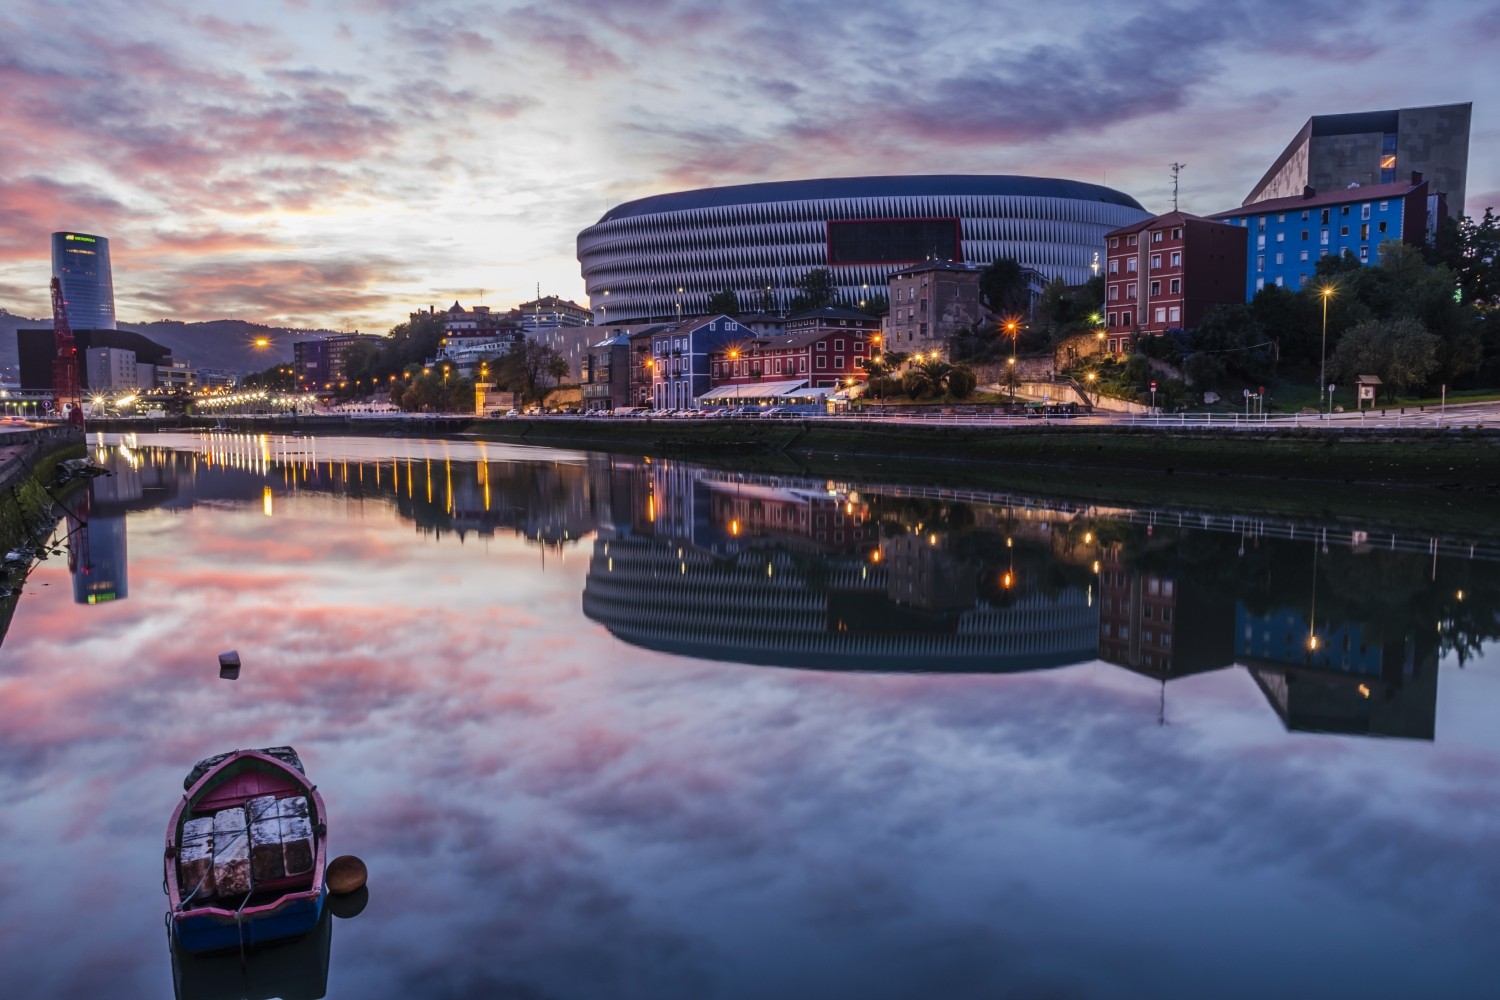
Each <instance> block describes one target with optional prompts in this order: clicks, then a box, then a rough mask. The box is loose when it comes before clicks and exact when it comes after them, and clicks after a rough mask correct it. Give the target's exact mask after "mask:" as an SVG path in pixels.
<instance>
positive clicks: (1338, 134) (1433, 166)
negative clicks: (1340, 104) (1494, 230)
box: [1242, 104, 1474, 218]
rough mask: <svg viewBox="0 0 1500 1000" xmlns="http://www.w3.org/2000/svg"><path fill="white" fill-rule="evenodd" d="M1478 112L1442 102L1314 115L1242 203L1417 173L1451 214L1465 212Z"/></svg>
mask: <svg viewBox="0 0 1500 1000" xmlns="http://www.w3.org/2000/svg"><path fill="white" fill-rule="evenodd" d="M1473 110H1474V105H1473V104H1440V105H1434V106H1432V107H1426V108H1400V109H1399V110H1395V111H1362V112H1357V113H1355V114H1345V115H1313V116H1312V117H1311V118H1309V119H1308V120H1307V124H1305V125H1303V126H1302V128H1301V130H1299V131H1298V132H1297V134H1296V135H1295V136H1294V137H1293V138H1292V141H1291V142H1290V143H1288V144H1287V147H1286V149H1284V150H1282V151H1281V155H1280V156H1278V157H1277V158H1276V162H1275V163H1273V164H1271V169H1269V170H1267V171H1266V174H1265V176H1264V177H1262V178H1261V179H1260V183H1258V184H1256V185H1255V187H1254V189H1253V190H1251V192H1250V193H1249V194H1248V195H1246V196H1245V200H1244V202H1242V204H1245V205H1253V204H1255V203H1256V202H1261V201H1268V200H1270V199H1272V198H1296V197H1300V196H1301V195H1302V194H1303V189H1304V188H1308V187H1311V188H1313V189H1314V190H1316V191H1319V192H1322V193H1325V194H1326V193H1329V192H1332V191H1337V190H1339V189H1341V188H1348V187H1352V186H1354V185H1359V186H1360V187H1369V186H1371V185H1374V184H1391V183H1394V182H1395V181H1397V180H1404V179H1406V178H1408V177H1410V176H1411V175H1412V172H1413V171H1416V172H1418V173H1420V174H1421V175H1422V176H1423V177H1425V178H1426V179H1427V180H1428V181H1429V182H1430V183H1431V185H1432V190H1433V193H1435V194H1436V193H1441V194H1443V195H1444V196H1446V198H1447V201H1448V212H1449V214H1450V215H1453V216H1454V217H1455V218H1456V217H1458V216H1461V215H1463V212H1464V182H1465V180H1466V179H1467V176H1468V172H1469V119H1470V118H1471V117H1472V114H1473Z"/></svg>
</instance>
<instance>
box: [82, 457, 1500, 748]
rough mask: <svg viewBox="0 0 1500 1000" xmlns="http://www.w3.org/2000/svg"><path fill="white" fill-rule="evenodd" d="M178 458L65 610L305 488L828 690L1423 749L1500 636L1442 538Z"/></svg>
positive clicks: (95, 510) (652, 638) (640, 471)
mask: <svg viewBox="0 0 1500 1000" xmlns="http://www.w3.org/2000/svg"><path fill="white" fill-rule="evenodd" d="M170 444H171V446H170V447H168V446H146V447H142V446H140V445H139V444H137V445H135V446H132V445H131V444H130V443H129V442H121V443H119V444H117V445H110V446H107V445H104V444H103V443H102V442H101V444H100V445H99V446H98V447H97V448H96V450H95V455H94V457H95V459H96V461H98V462H100V463H102V464H104V465H105V466H106V467H108V468H109V469H110V470H111V471H112V473H113V475H112V476H111V477H108V478H103V479H99V480H95V481H94V483H93V484H92V491H91V493H89V494H85V495H83V496H81V497H80V498H79V499H78V501H77V502H76V503H75V505H74V508H73V510H72V515H71V516H70V518H69V525H70V528H69V531H68V537H67V542H68V551H69V567H70V569H71V570H72V574H73V581H74V595H75V600H76V601H78V602H79V603H88V604H95V603H99V602H104V601H109V600H120V599H123V598H125V597H126V596H128V594H129V585H128V578H129V574H128V564H127V552H126V532H125V515H126V514H127V513H128V512H131V511H142V510H147V509H151V508H153V507H162V508H166V509H182V508H189V507H192V506H195V505H200V504H217V503H221V502H225V501H237V502H244V503H249V502H251V501H253V500H254V499H255V498H257V497H258V498H259V504H260V507H261V509H262V512H263V513H264V515H265V516H267V517H274V516H275V511H276V506H275V496H277V495H282V496H292V497H295V496H297V495H299V494H306V495H308V496H319V495H337V496H340V497H343V498H345V499H346V500H349V501H353V502H356V503H363V502H373V503H387V504H391V505H393V506H394V508H395V510H396V511H397V512H398V513H399V515H400V516H401V517H402V518H403V519H406V520H408V521H410V522H411V523H413V524H414V525H415V526H416V527H417V529H418V530H419V531H420V532H421V533H422V534H424V535H428V536H430V537H432V538H433V539H434V540H441V539H442V538H443V537H444V536H445V535H455V534H456V535H457V536H458V537H459V539H460V540H462V539H465V538H468V537H471V536H472V537H477V538H486V537H493V536H494V535H495V533H496V532H497V531H503V532H508V533H511V534H513V535H515V536H518V537H520V538H524V539H525V540H527V541H528V542H530V543H532V544H534V545H535V547H536V549H537V550H538V552H539V553H540V554H541V555H542V556H543V560H544V561H545V554H546V553H547V552H549V551H552V552H560V553H565V552H566V551H567V550H568V549H571V548H574V547H577V546H579V545H580V544H582V543H584V542H585V541H589V542H591V547H592V553H591V557H590V560H589V564H588V573H587V578H586V581H585V584H584V587H583V593H582V607H583V611H584V613H585V614H586V615H587V616H588V617H589V618H591V619H593V620H594V621H596V622H598V623H600V624H602V625H603V626H604V627H606V628H607V629H608V630H609V631H610V632H611V633H612V634H613V635H614V636H616V637H617V638H618V639H621V640H623V641H624V642H626V643H629V644H631V645H633V646H637V647H641V648H646V649H651V650H656V651H661V652H667V653H674V654H679V655H683V656H691V657H697V658H703V659H711V660H719V661H727V662H735V663H745V664H757V665H771V666H782V667H799V668H805V669H814V670H831V671H877V672H879V671H899V672H964V673H976V672H978V673H1008V672H1017V671H1031V670H1040V669H1048V668H1055V667H1060V666H1066V665H1070V664H1079V663H1085V662H1089V661H1093V660H1098V661H1102V662H1104V663H1108V664H1112V665H1114V666H1117V667H1120V668H1123V669H1125V670H1128V671H1131V672H1133V673H1137V674H1140V675H1142V676H1146V677H1149V678H1152V679H1155V680H1157V681H1159V682H1160V683H1161V685H1162V698H1161V705H1160V714H1161V716H1162V721H1165V712H1166V685H1167V684H1168V682H1170V681H1172V680H1175V679H1178V678H1183V677H1189V676H1193V675H1197V674H1201V673H1205V672H1209V671H1215V670H1221V669H1229V668H1234V667H1238V668H1241V669H1243V670H1245V671H1246V672H1247V673H1248V674H1249V676H1250V677H1251V678H1253V680H1254V682H1255V684H1256V686H1257V687H1258V688H1259V689H1260V691H1261V692H1263V694H1264V696H1265V698H1266V701H1267V703H1268V704H1269V705H1270V707H1271V708H1272V709H1273V710H1274V711H1275V712H1276V714H1277V715H1278V716H1279V717H1280V718H1281V720H1282V721H1283V722H1284V723H1285V725H1286V727H1287V728H1288V729H1290V730H1296V731H1310V732H1327V733H1343V734H1351V735H1352V734H1366V735H1379V736H1392V737H1404V738H1411V739H1423V740H1431V739H1433V738H1434V736H1435V727H1436V705H1437V662H1438V660H1439V659H1440V658H1441V657H1442V656H1443V655H1445V654H1447V653H1452V654H1454V655H1455V656H1456V657H1457V659H1458V661H1459V662H1460V663H1462V662H1463V661H1464V660H1465V659H1466V658H1467V657H1470V656H1472V655H1474V654H1475V653H1476V652H1478V651H1479V649H1480V648H1481V645H1482V643H1484V642H1487V641H1491V640H1493V639H1494V638H1496V636H1497V635H1500V625H1497V615H1496V609H1497V608H1500V574H1496V573H1494V572H1493V569H1494V565H1495V562H1496V560H1497V555H1500V552H1497V551H1496V550H1495V549H1494V548H1493V547H1489V546H1482V545H1474V544H1470V543H1467V542H1460V541H1456V540H1447V539H1422V538H1419V537H1416V536H1411V537H1404V536H1402V535H1401V534H1400V533H1399V532H1396V533H1387V534H1386V535H1382V536H1377V538H1376V539H1372V538H1371V536H1370V534H1369V533H1368V532H1366V531H1361V530H1356V529H1350V528H1340V529H1338V530H1335V531H1333V532H1332V533H1330V529H1329V528H1327V527H1320V526H1316V525H1311V526H1303V525H1297V524H1293V523H1270V522H1263V521H1253V520H1248V519H1239V518H1233V517H1229V518H1223V517H1218V518H1211V517H1207V516H1202V515H1198V516H1188V515H1184V514H1181V513H1171V512H1162V511H1138V510H1119V509H1108V508H1100V507H1093V506H1079V505H1075V504H1066V503H1047V502H1044V501H1040V500H1037V499H1034V498H1021V497H1012V496H1004V495H984V494H975V493H970V492H960V491H944V490H941V489H932V488H924V489H914V488H909V487H901V486H895V485H878V484H863V485H860V484H851V483H843V482H834V481H827V480H815V479H811V478H806V477H797V476H773V475H751V474H731V473H723V472H717V471H710V470H706V469H703V468H701V467H697V466H694V465H691V464H688V463H682V462H675V461H662V460H657V461H653V460H651V459H649V458H641V459H631V458H620V457H608V456H599V455H594V456H577V455H570V456H567V457H566V458H561V457H559V458H558V459H557V460H553V461H532V460H518V459H517V458H516V457H513V456H509V455H507V456H506V457H504V458H502V459H500V460H490V459H489V458H487V456H486V454H485V448H484V446H477V447H476V446H469V447H468V448H467V449H463V448H461V447H460V446H456V445H449V444H439V445H438V446H437V451H438V453H437V454H434V453H433V452H434V449H433V448H431V447H429V446H427V445H425V444H420V445H415V446H414V445H413V443H412V442H404V441H393V442H377V443H376V444H375V447H374V448H373V451H374V452H375V453H376V454H379V453H380V451H381V450H383V449H386V448H389V449H390V450H393V451H395V452H396V454H395V455H393V456H392V457H389V458H372V459H368V460H365V459H362V458H361V457H359V456H358V455H357V454H356V455H355V457H353V458H351V456H350V455H349V454H348V453H347V449H345V451H344V452H340V451H338V449H337V447H336V445H325V446H324V447H325V448H330V449H331V450H330V452H329V453H326V454H323V455H320V454H319V452H318V448H319V443H318V442H317V441H316V440H312V439H305V440H304V439H300V438H279V439H273V438H268V437H266V436H260V437H251V436H244V435H222V434H221V435H210V436H205V437H202V438H197V439H183V440H175V441H172V442H170ZM368 445H369V443H368V442H367V443H366V446H367V447H368ZM453 451H461V454H460V455H459V456H458V457H455V456H454V455H453V454H452V452H453ZM1424 549H1425V551H1422V550H1424ZM1419 552H1421V554H1419ZM1434 625H1435V627H1434Z"/></svg>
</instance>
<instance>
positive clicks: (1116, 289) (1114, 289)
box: [1109, 285, 1120, 302]
mask: <svg viewBox="0 0 1500 1000" xmlns="http://www.w3.org/2000/svg"><path fill="white" fill-rule="evenodd" d="M1119 290H1120V286H1119V285H1110V286H1109V301H1111V302H1116V301H1118V300H1119V298H1120V296H1119V295H1117V294H1116V293H1117V292H1119Z"/></svg>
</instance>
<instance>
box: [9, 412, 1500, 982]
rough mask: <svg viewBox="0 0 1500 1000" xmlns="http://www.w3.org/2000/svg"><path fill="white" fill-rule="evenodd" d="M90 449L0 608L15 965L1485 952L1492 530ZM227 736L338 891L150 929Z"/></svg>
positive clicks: (1497, 559)
mask: <svg viewBox="0 0 1500 1000" xmlns="http://www.w3.org/2000/svg"><path fill="white" fill-rule="evenodd" d="M93 454H94V456H95V457H96V458H97V459H98V460H99V461H101V462H103V463H104V464H106V465H107V466H108V467H109V468H110V469H111V470H113V472H114V476H113V477H111V478H107V479H96V480H94V481H93V483H92V484H91V490H92V492H91V493H89V494H88V495H87V496H77V497H76V498H75V499H74V500H72V501H71V503H72V508H71V513H70V516H69V517H68V518H67V519H65V521H64V522H63V523H61V524H60V525H59V527H58V532H57V536H56V537H57V541H58V542H59V543H61V542H63V541H66V548H67V554H68V557H67V560H66V562H64V561H63V560H60V559H52V560H48V561H46V562H43V563H41V564H39V565H38V567H37V569H36V570H35V571H34V572H33V573H32V576H31V577H30V578H29V579H28V581H27V583H26V586H25V589H24V591H23V593H22V594H21V597H20V600H19V603H18V604H17V605H16V606H15V613H14V615H13V617H12V618H11V621H10V626H9V632H8V634H7V635H5V636H4V637H3V640H4V644H3V646H0V794H3V795H4V796H5V800H6V802H7V809H6V810H5V811H4V813H3V814H0V826H3V829H4V832H5V835H6V842H7V851H8V854H7V864H6V865H5V866H0V926H5V927H7V928H9V930H8V931H7V934H6V935H3V936H0V962H3V963H5V965H6V967H7V969H9V970H10V973H9V975H10V978H11V982H8V984H7V985H8V987H13V988H14V992H16V995H24V996H91V995H102V994H103V993H105V992H109V991H113V992H114V993H115V994H118V995H141V996H160V995H168V991H169V990H170V989H172V985H173V984H172V982H171V981H170V978H169V977H172V976H173V975H174V972H175V976H176V987H177V989H178V992H179V995H182V996H193V995H200V996H213V995H220V994H223V995H228V993H225V991H228V992H229V993H233V992H234V991H236V990H238V991H240V993H249V992H254V991H257V990H258V991H260V992H262V993H270V992H278V993H280V994H282V995H287V994H292V995H299V994H298V993H297V991H302V992H304V993H305V994H306V995H308V996H316V995H318V994H319V992H320V991H325V990H326V991H327V992H329V993H330V994H331V995H337V996H344V995H349V996H365V997H371V998H375V1000H383V998H386V997H397V996H415V995H432V996H492V995H498V996H506V995H515V996H619V997H652V998H657V997H670V998H674V1000H675V998H687V997H701V996H719V997H726V998H732V1000H740V998H751V997H761V996H772V995H774V996H796V997H800V996H833V995H860V996H870V997H879V998H896V997H906V996H924V995H931V996H954V997H960V996H1004V995H1018V996H1041V995H1055V996H1079V997H1094V996H1119V995H1122V994H1126V995H1130V994H1140V995H1152V996H1162V997H1198V996H1203V995H1205V994H1213V995H1222V996H1234V997H1241V996H1243V997H1250V996H1264V995H1273V994H1275V993H1276V992H1277V991H1278V990H1283V989H1284V986H1285V982H1286V980H1287V977H1288V970H1295V975H1296V976H1297V977H1298V982H1299V985H1303V984H1305V988H1304V990H1303V992H1306V993H1307V994H1309V995H1330V996H1332V995H1343V994H1345V993H1352V992H1358V993H1359V994H1360V995H1361V996H1379V997H1405V996H1414V995H1433V996H1445V997H1446V996H1484V995H1487V993H1486V991H1487V990H1488V989H1489V987H1490V985H1491V983H1492V958H1491V952H1492V950H1493V940H1494V936H1495V934H1496V933H1497V932H1500V924H1497V922H1496V918H1495V916H1494V908H1493V905H1492V904H1493V898H1494V895H1495V893H1496V892H1500V865H1497V864H1496V863H1495V861H1494V858H1493V854H1494V852H1493V843H1494V837H1495V836H1497V835H1500V826H1497V820H1496V816H1497V815H1500V810H1496V809H1494V808H1493V806H1494V804H1495V803H1496V802H1500V782H1497V778H1496V775H1497V774H1500V744H1497V741H1496V737H1495V728H1494V725H1493V718H1494V715H1495V713H1496V712H1497V711H1500V686H1497V685H1496V684H1495V683H1494V680H1495V672H1494V665H1495V663H1496V662H1500V661H1497V659H1496V657H1495V654H1494V652H1493V649H1492V648H1490V647H1491V644H1492V643H1493V642H1494V641H1495V640H1496V639H1497V638H1500V619H1497V614H1496V612H1497V609H1500V573H1497V572H1496V568H1497V563H1500V548H1497V547H1496V546H1494V545H1493V544H1490V543H1486V542H1484V541H1482V540H1478V539H1474V540H1470V539H1456V538H1444V537H1432V536H1430V535H1429V534H1427V533H1424V532H1421V531H1420V530H1416V529H1402V528H1396V529H1394V530H1392V529H1388V528H1385V527H1378V528H1377V527H1376V526H1366V527H1360V526H1350V525H1334V524H1318V523H1302V522H1297V523H1292V522H1285V521H1275V520H1258V519H1253V518H1245V517H1240V516H1236V515H1234V514H1232V513H1227V512H1225V513H1221V512H1212V513H1205V512H1200V511H1194V512H1189V511H1177V510H1171V509H1165V508H1163V509H1157V510H1140V509H1122V508H1112V507H1106V506H1101V505H1097V504H1092V505H1091V504H1081V503H1069V502H1056V501H1049V500H1045V499H1040V498H1035V497H1024V496H1009V495H1003V494H980V493H973V492H966V491H962V490H956V489H946V488H943V487H941V486H932V485H924V486H920V487H918V486H913V485H910V484H903V483H900V482H872V481H843V480H828V479H825V478H818V477H814V476H811V475H807V474H799V473H796V472H793V473H791V474H787V475H773V474H770V473H754V472H747V471H726V470H721V469H712V468H705V467H702V466H698V465H694V464H691V463H686V462H680V461H675V460H662V459H657V458H651V459H648V458H646V457H645V456H605V455H597V454H582V453H576V452H563V451H549V450H544V449H531V448H524V447H516V446H508V445H496V444H483V443H477V442H439V441H413V440H404V439H314V438H300V437H292V436H286V437H247V436H236V435H224V434H212V435H205V436H187V435H181V436H167V435H162V436H159V437H154V438H147V437H144V436H142V437H141V438H139V439H125V440H117V439H107V440H105V441H101V442H99V443H98V446H97V447H96V448H95V449H94V450H93ZM127 543H128V544H127ZM127 560H128V565H127ZM229 648H236V649H238V650H239V651H240V653H241V655H242V657H243V660H244V667H243V669H242V671H241V673H240V675H239V678H238V679H237V680H235V681H234V682H232V683H231V682H227V681H222V680H220V679H219V674H218V670H217V663H216V660H215V654H216V653H218V652H219V651H221V650H223V649H229ZM1440 682H1441V684H1440ZM1356 737H1394V738H1386V739H1371V738H1356ZM279 743H289V744H292V745H295V746H296V747H297V749H298V751H299V752H300V753H301V754H302V755H303V757H304V759H306V760H308V762H309V769H310V770H312V769H314V768H315V769H316V773H317V775H318V780H319V784H320V788H321V790H322V791H323V793H324V795H325V797H326V798H327V801H328V804H329V812H330V817H331V823H330V836H331V838H332V839H333V841H334V845H333V849H334V850H335V851H336V852H338V853H356V854H358V855H359V856H361V857H362V858H364V859H365V861H366V862H367V864H368V865H369V868H370V872H371V884H372V887H373V889H374V891H375V896H374V897H373V899H372V902H371V905H370V907H369V909H368V910H367V911H366V912H365V913H364V914H363V915H361V917H360V919H358V920H353V921H345V922H341V923H340V926H339V929H338V938H339V942H338V945H337V947H333V948H331V950H330V949H329V948H328V946H327V942H326V941H325V940H318V939H314V940H310V941H309V942H306V943H307V944H308V945H309V947H307V948H305V949H302V950H301V951H302V953H301V954H300V955H299V953H298V952H297V951H295V950H294V951H287V952H282V953H280V954H277V955H274V956H268V959H269V960H268V961H255V962H252V963H250V964H249V965H247V966H246V967H244V968H243V969H241V968H240V967H239V965H238V963H237V962H233V961H232V962H228V963H213V962H210V963H197V962H193V963H184V962H182V961H178V962H177V964H176V966H175V968H174V966H173V965H172V964H171V963H170V962H169V961H168V960H167V959H168V956H167V955H165V954H163V948H164V942H163V934H162V928H161V924H160V909H159V906H160V903H159V900H161V899H162V898H163V897H161V896H160V895H159V882H160V867H159V865H160V852H161V836H162V827H163V823H164V821H165V816H166V814H167V812H168V810H169V807H170V805H171V804H172V802H173V800H174V798H175V796H176V795H178V794H180V784H181V777H182V773H183V768H184V766H186V765H187V764H190V763H191V762H192V761H193V760H196V759H198V758H200V757H203V756H206V755H207V754H209V753H213V752H218V751H222V750H224V749H226V748H229V747H233V746H267V745H275V744H279ZM80 899H88V900H90V902H91V905H92V906H93V907H94V909H93V911H91V926H92V927H94V928H95V929H96V933H95V934H94V936H93V941H94V946H96V947H98V948H101V949H104V950H105V951H107V954H104V955H102V956H101V958H100V960H99V961H97V962H82V963H80V962H76V961H74V960H73V957H74V955H75V954H76V947H77V945H76V943H75V942H74V940H73V939H72V938H71V937H70V936H69V935H70V933H71V930H72V929H73V928H75V926H76V919H77V912H76V901H77V900H80ZM1147 917H1149V919H1147ZM1164 928H1166V929H1167V930H1168V931H1169V933H1164V932H1163V929H1164ZM1247 929H1250V930H1253V933H1251V934H1250V935H1249V937H1248V939H1249V940H1253V942H1254V944H1253V946H1247V945H1246V943H1245V942H1246V941H1247V934H1246V931H1247ZM1393 942H1398V943H1400V942H1406V943H1411V946H1410V947H1406V948H1405V949H1404V950H1403V951H1402V952H1401V955H1400V961H1399V962H1392V961H1389V958H1390V956H1391V954H1392V948H1393V947H1395V946H1394V945H1393V944H1392V943H1393ZM37 956H44V957H45V960H38V959H37ZM1205 962H1212V964H1213V966H1214V967H1215V968H1216V969H1220V970H1223V971H1222V975H1218V976H1216V977H1215V979H1214V982H1213V983H1212V985H1205V982H1204V979H1203V969H1204V968H1206V966H1205V964H1204V963H1205ZM1121 983H1129V984H1130V986H1129V987H1128V988H1122V987H1121Z"/></svg>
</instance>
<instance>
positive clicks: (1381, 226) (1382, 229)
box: [1376, 219, 1385, 233]
mask: <svg viewBox="0 0 1500 1000" xmlns="http://www.w3.org/2000/svg"><path fill="white" fill-rule="evenodd" d="M1376 231H1377V232H1382V233H1383V232H1385V220H1384V219H1381V220H1380V222H1379V224H1378V225H1377V226H1376Z"/></svg>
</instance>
